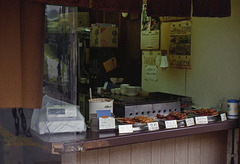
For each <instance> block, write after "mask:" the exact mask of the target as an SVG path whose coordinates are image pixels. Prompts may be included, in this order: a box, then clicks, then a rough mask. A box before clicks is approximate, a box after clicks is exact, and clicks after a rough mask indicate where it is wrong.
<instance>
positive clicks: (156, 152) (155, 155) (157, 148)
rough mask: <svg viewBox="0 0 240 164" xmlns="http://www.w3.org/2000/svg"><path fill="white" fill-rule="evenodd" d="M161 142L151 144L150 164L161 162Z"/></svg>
mask: <svg viewBox="0 0 240 164" xmlns="http://www.w3.org/2000/svg"><path fill="white" fill-rule="evenodd" d="M161 147H162V141H161V140H160V141H153V142H152V164H160V162H161Z"/></svg>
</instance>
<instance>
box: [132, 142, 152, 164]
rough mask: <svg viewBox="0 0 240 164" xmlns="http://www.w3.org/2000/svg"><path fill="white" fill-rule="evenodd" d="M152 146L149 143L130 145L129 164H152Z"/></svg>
mask: <svg viewBox="0 0 240 164" xmlns="http://www.w3.org/2000/svg"><path fill="white" fill-rule="evenodd" d="M151 160H152V145H151V142H146V143H139V144H133V145H132V156H131V164H139V163H141V164H149V163H152V161H151Z"/></svg>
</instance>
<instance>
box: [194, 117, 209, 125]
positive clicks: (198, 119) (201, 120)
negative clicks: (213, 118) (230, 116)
mask: <svg viewBox="0 0 240 164" xmlns="http://www.w3.org/2000/svg"><path fill="white" fill-rule="evenodd" d="M195 122H196V124H208V118H207V116H200V117H195Z"/></svg>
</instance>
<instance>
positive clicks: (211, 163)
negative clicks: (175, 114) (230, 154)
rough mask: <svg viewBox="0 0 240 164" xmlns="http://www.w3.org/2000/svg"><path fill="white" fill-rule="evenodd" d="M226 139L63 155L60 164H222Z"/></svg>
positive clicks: (205, 137)
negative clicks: (69, 163)
mask: <svg viewBox="0 0 240 164" xmlns="http://www.w3.org/2000/svg"><path fill="white" fill-rule="evenodd" d="M227 136H228V132H227V131H219V132H212V133H205V134H199V135H194V136H186V137H178V138H172V139H164V140H157V141H153V142H144V143H138V144H132V145H126V146H118V147H112V148H105V149H99V150H90V151H87V152H81V153H77V155H75V154H71V153H70V154H64V155H63V157H62V164H65V163H68V162H69V161H74V160H76V159H77V160H76V161H77V162H76V163H77V164H95V163H98V164H123V163H124V164H139V163H141V164H225V163H226V160H227V159H226V158H227ZM236 139H237V140H236V143H238V136H236ZM236 151H237V148H236ZM235 154H237V153H236V152H235ZM236 162H237V159H236ZM73 164H75V163H73Z"/></svg>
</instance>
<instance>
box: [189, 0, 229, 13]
mask: <svg viewBox="0 0 240 164" xmlns="http://www.w3.org/2000/svg"><path fill="white" fill-rule="evenodd" d="M230 15H231V2H230V0H193V16H196V17H227V16H230Z"/></svg>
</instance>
